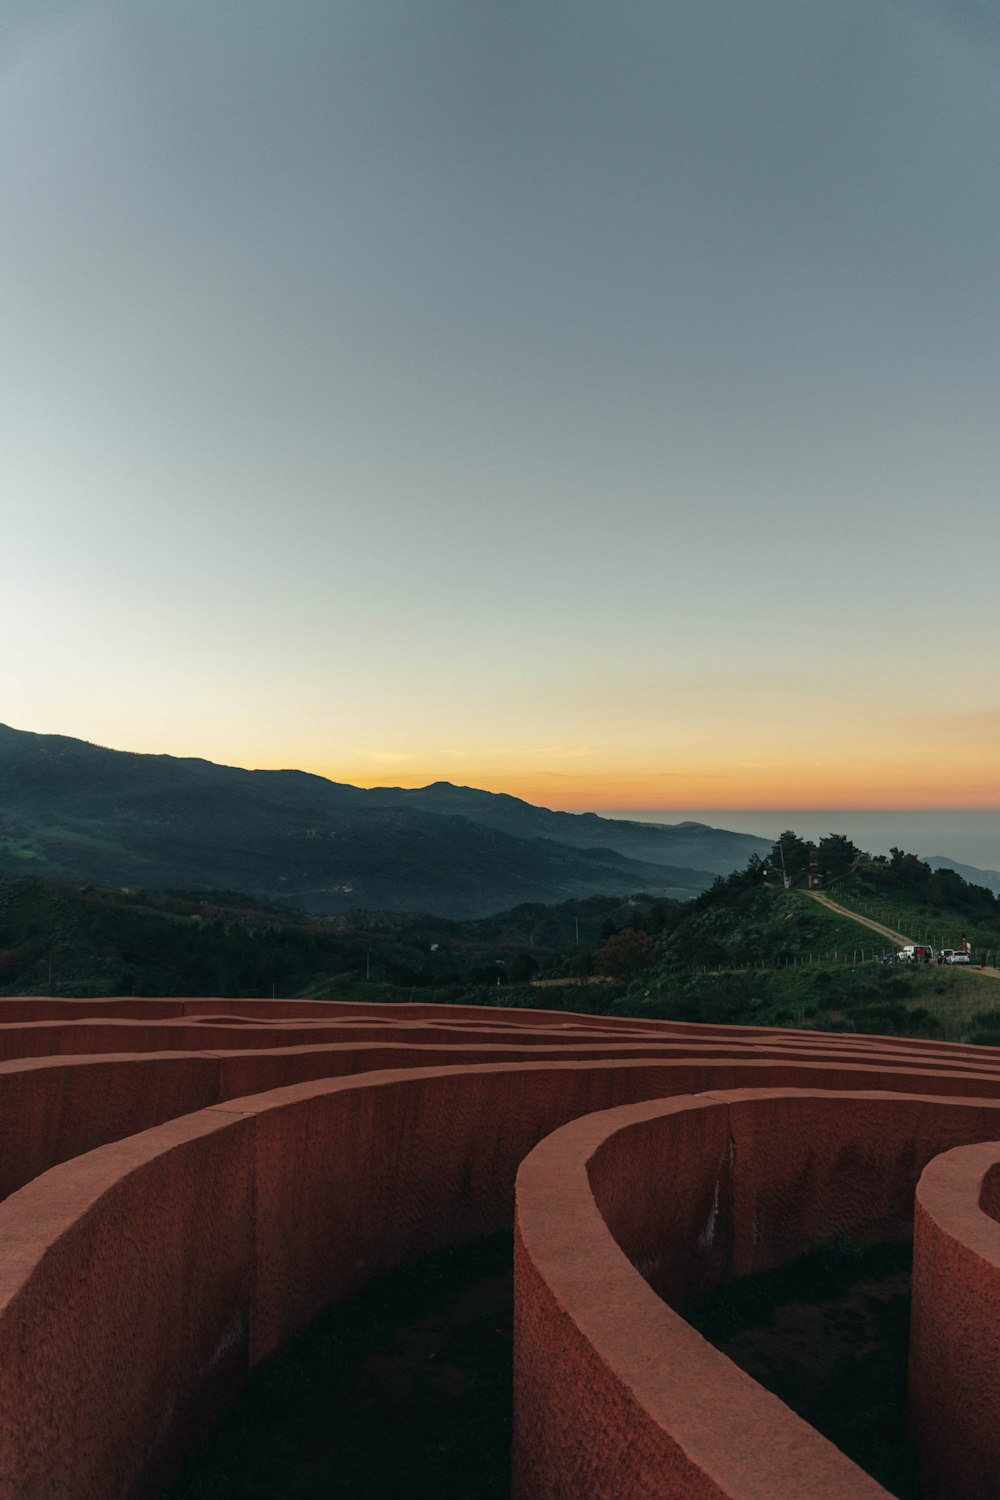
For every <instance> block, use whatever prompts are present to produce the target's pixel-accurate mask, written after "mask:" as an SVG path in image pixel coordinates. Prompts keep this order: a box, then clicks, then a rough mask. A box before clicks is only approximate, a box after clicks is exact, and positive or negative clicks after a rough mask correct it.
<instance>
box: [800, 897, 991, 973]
mask: <svg viewBox="0 0 1000 1500" xmlns="http://www.w3.org/2000/svg"><path fill="white" fill-rule="evenodd" d="M802 894H803V895H804V896H811V897H812V899H813V900H814V901H818V902H819V904H820V906H826V907H828V908H829V909H830V911H835V912H836V913H837V915H838V917H850V919H851V921H852V922H860V924H861V926H862V927H870V928H871V930H872V931H873V932H878V933H881V935H882V936H883V937H884V938H888V939H889V941H890V943H895V944H897V945H898V946H899V947H900V948H906V947H907V946H908V945H909V944H910V943H912V942H913V939H912V938H908V937H904V935H903V933H901V932H897V931H896V930H895V928H894V927H883V926H882V923H881V922H873V921H872V919H871V917H859V916H858V914H857V912H856V911H851V909H850V908H849V907H847V906H840V905H838V903H837V902H836V901H831V900H830V898H829V896H825V895H824V894H823V893H822V891H803V892H802ZM959 973H960V974H983V975H985V977H986V978H987V979H1000V969H996V968H994V967H993V966H992V965H991V966H990V967H989V968H988V969H983V968H980V967H979V965H978V964H969V965H962V966H961V967H960V968H959Z"/></svg>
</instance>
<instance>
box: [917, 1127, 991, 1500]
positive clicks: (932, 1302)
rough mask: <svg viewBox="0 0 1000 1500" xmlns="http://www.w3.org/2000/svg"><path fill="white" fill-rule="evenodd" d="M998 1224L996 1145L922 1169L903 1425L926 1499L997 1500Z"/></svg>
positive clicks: (965, 1149)
mask: <svg viewBox="0 0 1000 1500" xmlns="http://www.w3.org/2000/svg"><path fill="white" fill-rule="evenodd" d="M996 1134H997V1135H998V1136H1000V1125H998V1128H997V1131H996ZM998 1215H1000V1141H997V1140H994V1141H991V1142H989V1143H987V1144H983V1145H978V1146H967V1147H963V1148H959V1149H958V1150H954V1151H949V1152H947V1153H946V1154H945V1155H943V1156H939V1157H938V1158H937V1159H936V1160H935V1161H932V1162H931V1163H930V1165H929V1166H928V1167H927V1168H926V1169H925V1171H924V1173H923V1176H922V1177H921V1179H920V1183H919V1186H918V1188H917V1201H916V1215H915V1221H914V1245H913V1314H912V1322H911V1338H910V1417H911V1424H912V1428H913V1433H914V1437H915V1440H916V1441H917V1443H918V1445H919V1446H920V1450H921V1456H922V1460H923V1469H924V1474H925V1476H926V1483H927V1486H928V1491H929V1493H930V1494H932V1495H934V1496H935V1497H940V1500H995V1497H996V1496H997V1495H998V1494H1000V1223H998V1222H997V1219H998Z"/></svg>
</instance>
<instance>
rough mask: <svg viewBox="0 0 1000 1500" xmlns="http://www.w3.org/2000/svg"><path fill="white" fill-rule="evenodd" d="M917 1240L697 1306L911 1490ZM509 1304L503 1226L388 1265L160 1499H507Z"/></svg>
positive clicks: (806, 1265) (826, 1426) (815, 1413)
mask: <svg viewBox="0 0 1000 1500" xmlns="http://www.w3.org/2000/svg"><path fill="white" fill-rule="evenodd" d="M911 1255H912V1252H911V1248H910V1247H909V1246H898V1245H881V1246H877V1247H875V1248H874V1249H870V1250H865V1251H862V1250H860V1249H858V1247H857V1246H855V1245H854V1244H853V1243H852V1242H851V1241H850V1240H849V1239H847V1237H846V1236H839V1237H838V1238H837V1239H836V1240H834V1241H833V1242H832V1243H831V1244H830V1245H826V1246H823V1247H821V1248H820V1249H819V1250H815V1251H812V1252H811V1253H810V1254H809V1255H806V1256H803V1257H802V1258H801V1259H800V1260H798V1261H796V1262H795V1263H794V1264H793V1265H791V1266H786V1267H782V1268H781V1269H780V1270H777V1271H771V1272H767V1273H766V1274H765V1275H763V1276H755V1277H750V1278H748V1279H746V1280H744V1281H741V1282H737V1283H735V1284H733V1285H730V1286H726V1287H723V1288H721V1289H720V1290H719V1291H718V1292H717V1293H716V1294H715V1295H714V1296H713V1297H711V1298H710V1299H709V1300H708V1301H707V1302H706V1303H704V1304H702V1306H701V1307H700V1308H699V1309H698V1310H697V1311H696V1312H695V1313H694V1314H693V1315H689V1316H690V1321H691V1322H692V1323H693V1325H694V1326H695V1327H696V1328H698V1329H699V1331H700V1332H701V1333H703V1334H704V1336H705V1337H706V1338H709V1339H711V1341H712V1342H713V1343H715V1344H716V1345H717V1346H718V1347H719V1348H720V1349H722V1350H723V1351H724V1353H726V1354H727V1355H728V1356H729V1357H730V1358H731V1359H732V1360H733V1361H734V1362H735V1363H736V1364H738V1365H740V1366H741V1367H742V1368H743V1369H744V1370H746V1371H747V1373H748V1374H750V1375H752V1376H753V1377H754V1379H756V1380H758V1381H760V1383H761V1384H762V1385H765V1386H767V1388H768V1389H769V1390H771V1391H773V1392H774V1393H775V1395H777V1396H779V1397H780V1398H781V1399H782V1400H783V1401H785V1402H786V1403H787V1405H789V1406H790V1407H792V1409H793V1410H794V1411H797V1412H798V1413H799V1415H800V1416H802V1417H804V1418H805V1420H806V1421H807V1422H809V1423H810V1424H811V1425H812V1426H814V1427H815V1428H816V1429H817V1430H818V1431H820V1432H822V1433H823V1434H824V1435H825V1436H826V1437H828V1438H829V1439H830V1441H831V1442H833V1443H835V1444H836V1445H837V1447H838V1448H841V1449H842V1450H843V1451H844V1452H845V1453H847V1454H848V1455H849V1456H850V1457H851V1458H852V1459H854V1461H855V1462H856V1463H858V1464H860V1465H861V1467H862V1468H864V1469H867V1470H868V1472H869V1473H870V1474H872V1475H873V1476H874V1477H875V1478H876V1479H877V1480H878V1481H879V1483H881V1484H882V1485H884V1486H885V1488H886V1489H887V1490H889V1491H890V1493H892V1494H894V1495H897V1496H899V1497H900V1500H917V1497H918V1495H919V1478H918V1474H917V1467H916V1459H915V1455H914V1453H913V1450H912V1449H911V1448H910V1446H909V1444H908V1442H907V1440H906V1361H907V1352H908V1340H909V1314H910V1265H911ZM511 1315H512V1277H511V1242H510V1238H509V1236H507V1235H502V1236H499V1237H497V1238H495V1239H491V1240H489V1241H485V1242H483V1243H480V1244H478V1245H474V1246H471V1247H467V1248H462V1249H456V1250H449V1251H445V1252H444V1253H442V1254H440V1255H435V1256H432V1257H429V1258H428V1259H426V1260H424V1261H421V1262H420V1263H419V1264H418V1265H416V1266H412V1267H409V1268H407V1269H405V1270H400V1271H395V1272H393V1273H391V1274H390V1275H388V1276H385V1277H383V1278H381V1279H380V1280H379V1281H377V1282H375V1283H373V1284H372V1286H370V1287H368V1288H367V1289H366V1290H365V1291H363V1292H362V1293H360V1294H359V1295H358V1296H357V1297H354V1298H352V1299H351V1300H350V1301H349V1302H346V1303H343V1304H342V1305H341V1306H339V1307H336V1308H334V1309H332V1310H331V1311H330V1312H329V1313H327V1314H326V1315H325V1316H324V1317H322V1318H320V1319H319V1320H318V1321H317V1322H316V1323H314V1324H313V1325H312V1327H311V1328H309V1329H308V1330H307V1331H306V1333H304V1334H303V1335H302V1336H301V1337H300V1338H298V1339H297V1340H295V1342H294V1343H293V1344H291V1345H290V1346H289V1347H288V1348H287V1349H285V1350H283V1351H282V1352H281V1353H280V1354H278V1355H276V1356H275V1358H274V1359H272V1360H271V1361H270V1362H269V1363H268V1364H267V1365H266V1366H265V1367H264V1368H263V1369H262V1370H261V1371H260V1372H259V1374H258V1375H257V1376H256V1377H255V1378H254V1380H253V1381H252V1382H251V1383H250V1385H249V1386H248V1387H247V1389H246V1390H245V1391H244V1393H243V1395H242V1396H241V1397H240V1399H239V1401H238V1402H237V1404H236V1405H235V1406H234V1408H233V1409H232V1411H231V1412H230V1413H229V1415H228V1417H227V1418H226V1419H225V1420H224V1421H223V1423H222V1424H221V1425H220V1426H219V1427H218V1428H217V1429H216V1431H215V1433H214V1434H213V1436H212V1438H211V1439H210V1441H209V1442H208V1444H207V1445H206V1446H205V1447H204V1448H203V1449H202V1450H201V1451H200V1452H199V1453H197V1454H195V1455H194V1457H193V1458H192V1460H191V1461H190V1463H189V1465H188V1468H187V1470H186V1471H185V1474H184V1476H183V1478H182V1480H181V1482H180V1483H179V1484H178V1485H177V1486H176V1487H175V1488H174V1489H173V1490H172V1491H171V1492H170V1494H169V1496H167V1497H165V1500H273V1497H274V1496H275V1495H280V1496H282V1500H321V1497H322V1500H398V1497H399V1496H400V1495H406V1496H407V1497H408V1500H508V1496H509V1492H510V1453H509V1448H510V1420H511Z"/></svg>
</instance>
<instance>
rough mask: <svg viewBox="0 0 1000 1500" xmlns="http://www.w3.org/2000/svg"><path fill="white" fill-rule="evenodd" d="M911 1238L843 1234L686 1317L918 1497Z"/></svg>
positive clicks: (840, 1443) (832, 1436)
mask: <svg viewBox="0 0 1000 1500" xmlns="http://www.w3.org/2000/svg"><path fill="white" fill-rule="evenodd" d="M912 1260H913V1247H912V1246H911V1245H877V1246H874V1247H873V1248H871V1249H868V1250H861V1249H860V1248H859V1247H858V1246H857V1245H855V1244H854V1243H853V1242H852V1241H851V1240H850V1239H849V1238H848V1237H847V1236H846V1235H838V1236H837V1237H836V1239H834V1240H832V1241H831V1242H830V1243H829V1244H828V1245H823V1246H821V1247H820V1248H819V1249H817V1250H813V1251H810V1253H809V1254H808V1255H804V1256H802V1257H801V1258H800V1259H799V1260H797V1261H795V1262H794V1263H793V1264H792V1265H790V1266H783V1267H781V1268H780V1269H779V1270H776V1271H768V1272H766V1273H765V1274H764V1275H762V1276H752V1277H748V1278H746V1280H744V1281H738V1282H735V1283H733V1284H732V1285H730V1286H725V1287H721V1288H720V1289H719V1291H718V1292H716V1293H715V1294H714V1295H713V1296H712V1297H710V1298H709V1299H708V1301H707V1302H704V1303H702V1305H701V1307H699V1308H698V1309H697V1311H696V1312H695V1313H693V1314H689V1320H690V1322H691V1323H692V1324H693V1325H694V1327H695V1328H697V1329H698V1330H699V1332H701V1333H702V1334H704V1336H705V1338H707V1339H710V1340H711V1342H712V1343H713V1344H715V1345H716V1346H717V1347H718V1348H719V1349H721V1350H722V1351H723V1353H724V1354H727V1355H728V1356H729V1358H730V1359H731V1360H732V1361H733V1363H734V1364H737V1365H739V1366H740V1368H741V1369H743V1370H745V1371H746V1372H747V1374H748V1375H752V1376H753V1378H754V1379H755V1380H757V1381H759V1382H760V1384H761V1385H763V1386H766V1387H767V1389H768V1390H769V1391H773V1392H774V1394H775V1395H776V1396H779V1397H780V1398H781V1400H782V1401H784V1402H785V1404H786V1405H787V1406H790V1407H791V1408H792V1410H793V1411H795V1412H798V1414H799V1416H801V1417H804V1418H805V1420H806V1421H807V1422H808V1423H809V1424H810V1425H811V1426H813V1427H815V1428H816V1429H817V1431H818V1432H821V1433H823V1435H824V1437H827V1438H829V1440H830V1441H831V1442H832V1443H835V1444H836V1446H837V1447H838V1448H840V1449H841V1450H842V1451H843V1452H844V1453H846V1454H847V1455H848V1457H849V1458H852V1459H853V1460H854V1462H855V1463H856V1464H858V1465H860V1467H861V1468H862V1469H866V1470H867V1471H868V1473H869V1474H871V1475H872V1477H873V1478H875V1479H877V1480H878V1482H879V1483H880V1484H881V1485H882V1486H883V1487H884V1488H885V1489H887V1490H888V1491H889V1492H890V1494H893V1495H896V1496H898V1497H899V1500H918V1496H919V1495H920V1477H919V1472H918V1467H917V1458H916V1453H915V1452H914V1450H913V1448H912V1447H911V1446H910V1444H909V1442H908V1440H907V1434H906V1373H907V1357H908V1354H909V1337H910V1272H911V1267H912Z"/></svg>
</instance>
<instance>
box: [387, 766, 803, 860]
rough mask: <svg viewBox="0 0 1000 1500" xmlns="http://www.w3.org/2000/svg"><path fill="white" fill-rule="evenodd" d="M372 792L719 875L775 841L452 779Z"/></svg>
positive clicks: (401, 803)
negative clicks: (601, 811)
mask: <svg viewBox="0 0 1000 1500" xmlns="http://www.w3.org/2000/svg"><path fill="white" fill-rule="evenodd" d="M366 795H367V796H369V797H371V798H372V799H374V800H375V801H376V802H377V803H379V804H381V805H383V806H393V807H417V808H420V809H421V810H423V811H424V812H436V813H453V814H454V813H457V814H460V815H461V816H462V817H465V818H469V819H471V820H472V821H473V822H474V823H481V824H482V825H483V826H484V827H485V828H495V829H497V830H498V832H501V833H509V834H513V835H514V837H516V838H521V839H555V840H556V841H557V842H558V843H560V844H569V845H570V846H571V847H572V848H574V849H614V850H615V851H616V852H617V853H618V854H625V855H627V856H628V857H629V858H630V859H640V860H651V861H652V862H653V863H654V864H665V865H671V866H675V867H676V866H678V865H680V866H684V867H686V868H688V869H692V868H693V869H696V870H708V871H710V873H711V874H713V875H728V874H729V872H730V871H731V870H735V869H739V868H742V866H743V865H745V864H746V862H747V860H748V859H749V858H750V856H751V854H759V855H761V856H762V857H763V856H764V855H765V854H769V853H770V851H771V849H772V847H773V842H774V841H773V840H772V839H765V838H757V837H755V835H753V834H751V833H732V832H730V831H729V830H728V829H725V828H711V827H709V825H708V824H707V823H638V822H632V821H630V820H628V819H624V818H602V817H600V816H599V815H598V814H597V813H567V812H553V811H551V809H549V808H547V807H535V806H534V805H533V804H532V803H530V802H522V801H521V799H520V798H519V797H511V796H508V795H507V794H506V793H505V792H482V791H477V790H476V788H474V787H468V786H454V785H453V784H452V783H451V782H450V781H435V782H433V783H432V784H431V785H430V786H422V787H416V788H414V789H413V790H407V789H406V788H402V787H375V788H373V789H372V791H370V792H368V793H367V794H366Z"/></svg>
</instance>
